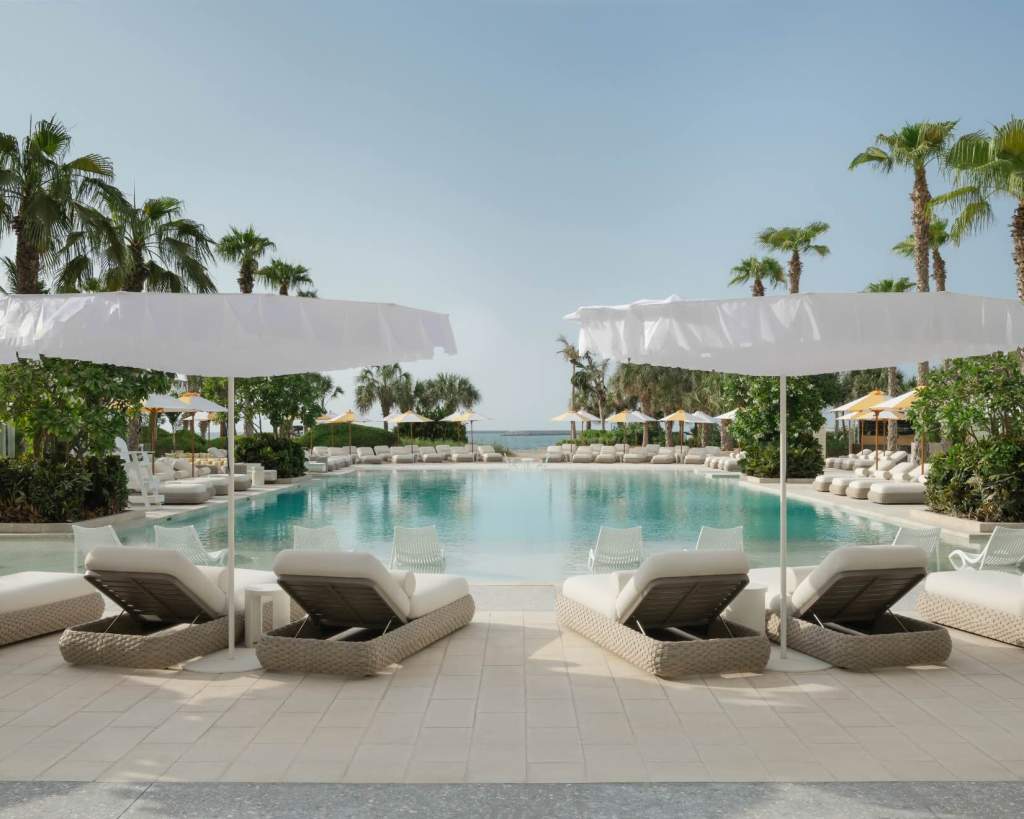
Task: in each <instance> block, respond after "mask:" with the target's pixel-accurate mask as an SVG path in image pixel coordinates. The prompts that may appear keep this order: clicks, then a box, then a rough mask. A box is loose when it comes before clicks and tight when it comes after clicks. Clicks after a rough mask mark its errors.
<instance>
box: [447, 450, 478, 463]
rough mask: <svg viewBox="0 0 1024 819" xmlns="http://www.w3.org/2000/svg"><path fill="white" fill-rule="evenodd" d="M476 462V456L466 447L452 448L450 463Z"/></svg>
mask: <svg viewBox="0 0 1024 819" xmlns="http://www.w3.org/2000/svg"><path fill="white" fill-rule="evenodd" d="M475 461H476V454H475V453H473V452H472V451H471V450H470V448H469V447H468V446H457V447H453V448H452V463H456V464H471V463H474V462H475Z"/></svg>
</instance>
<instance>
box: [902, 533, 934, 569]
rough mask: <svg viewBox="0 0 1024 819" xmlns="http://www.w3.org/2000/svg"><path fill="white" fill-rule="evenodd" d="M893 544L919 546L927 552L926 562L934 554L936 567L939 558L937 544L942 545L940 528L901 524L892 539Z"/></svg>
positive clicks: (929, 560)
mask: <svg viewBox="0 0 1024 819" xmlns="http://www.w3.org/2000/svg"><path fill="white" fill-rule="evenodd" d="M892 545H893V546H919V547H920V548H922V549H924V550H925V551H926V552H928V562H929V563H931V558H932V555H935V562H936V567H938V560H939V546H941V545H942V529H940V528H939V527H938V526H928V527H916V526H901V527H900V528H899V529H898V530H897V531H896V537H894V538H893V539H892Z"/></svg>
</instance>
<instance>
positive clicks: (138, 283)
mask: <svg viewBox="0 0 1024 819" xmlns="http://www.w3.org/2000/svg"><path fill="white" fill-rule="evenodd" d="M108 201H109V206H110V217H109V219H108V220H105V221H104V222H103V223H102V224H99V223H97V224H94V225H93V226H92V228H91V229H90V231H89V232H90V233H91V234H92V239H91V240H90V241H91V242H93V243H94V244H95V246H96V247H97V249H98V251H99V252H98V254H97V255H98V256H99V264H100V265H101V267H105V269H101V270H100V271H99V275H98V276H95V277H93V272H92V265H89V266H88V267H82V268H78V267H76V266H75V265H73V264H69V265H65V266H64V268H63V270H62V271H61V272H60V274H58V276H57V277H56V279H55V282H54V284H55V289H57V290H58V291H62V292H66V291H69V290H86V289H89V287H90V285H93V284H95V285H98V288H99V289H102V290H126V291H128V292H133V293H140V292H142V291H143V290H157V291H169V292H172V293H181V292H186V291H192V292H195V293H214V292H216V290H217V288H216V286H215V285H214V283H213V280H212V279H211V278H210V275H209V273H208V272H207V269H206V265H207V262H209V261H210V260H211V259H212V258H213V253H212V251H211V245H212V244H213V239H211V238H210V236H209V235H207V233H206V228H204V227H203V226H202V225H201V224H199V223H198V222H195V221H193V220H192V219H187V218H185V216H184V204H183V203H182V201H181V200H180V199H175V198H174V197H171V196H161V197H157V198H154V199H147V200H146V201H145V202H144V203H143V205H142V207H136V206H135V205H134V204H129V203H128V202H127V201H125V200H124V199H123V198H120V197H117V198H116V199H110V200H108Z"/></svg>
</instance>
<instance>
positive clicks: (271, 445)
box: [235, 432, 306, 478]
mask: <svg viewBox="0 0 1024 819" xmlns="http://www.w3.org/2000/svg"><path fill="white" fill-rule="evenodd" d="M235 461H236V462H241V463H259V464H263V466H264V467H265V468H266V469H276V470H277V477H279V478H298V477H299V476H301V475H304V474H306V468H305V465H304V464H305V461H306V458H305V454H304V452H303V447H302V444H300V443H299V442H298V441H294V440H290V439H288V438H281V437H279V436H277V435H271V434H270V433H268V432H262V433H257V434H256V435H243V436H241V437H239V438H237V439H236V440H235Z"/></svg>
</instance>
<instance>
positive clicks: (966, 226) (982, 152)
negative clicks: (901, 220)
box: [935, 117, 1024, 359]
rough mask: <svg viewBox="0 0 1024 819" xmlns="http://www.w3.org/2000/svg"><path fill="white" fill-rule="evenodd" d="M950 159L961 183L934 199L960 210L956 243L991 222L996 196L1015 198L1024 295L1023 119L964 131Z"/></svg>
mask: <svg viewBox="0 0 1024 819" xmlns="http://www.w3.org/2000/svg"><path fill="white" fill-rule="evenodd" d="M946 164H947V166H948V167H949V168H950V169H952V170H953V171H954V173H955V177H956V184H957V187H956V188H955V189H954V190H952V191H950V192H949V193H947V194H943V195H942V196H937V197H935V204H937V205H949V206H950V207H952V208H954V209H955V210H956V211H957V215H956V218H955V219H954V220H953V226H952V228H951V229H950V231H949V233H950V236H951V237H952V239H953V241H954V242H955V243H957V244H959V243H960V241H961V240H962V239H963V238H964V237H965V236H968V235H969V234H971V233H973V232H975V231H977V230H980V229H981V228H983V227H986V226H988V225H990V224H991V223H992V221H993V219H994V214H993V209H992V200H993V199H995V198H997V197H1001V196H1005V197H1009V198H1010V199H1011V200H1012V201H1013V203H1014V210H1013V218H1012V219H1011V220H1010V238H1011V241H1012V242H1013V263H1014V265H1015V267H1016V268H1017V296H1018V297H1019V298H1020V299H1021V300H1022V301H1024V119H1019V118H1017V117H1012V118H1011V119H1010V120H1009V122H1007V123H1005V124H1003V125H997V126H996V127H995V128H993V130H992V133H991V135H989V134H984V133H980V132H979V133H974V134H965V135H964V136H962V137H960V139H959V140H957V142H956V144H955V145H953V147H952V148H951V149H950V151H949V155H948V156H947V158H946ZM1021 357H1022V359H1024V350H1022V351H1021Z"/></svg>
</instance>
